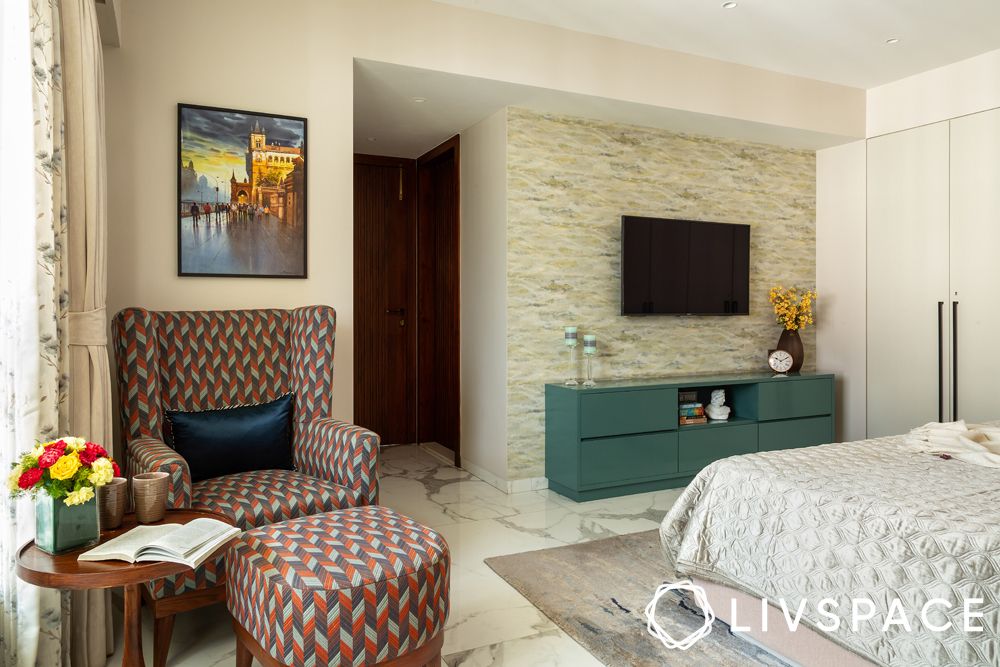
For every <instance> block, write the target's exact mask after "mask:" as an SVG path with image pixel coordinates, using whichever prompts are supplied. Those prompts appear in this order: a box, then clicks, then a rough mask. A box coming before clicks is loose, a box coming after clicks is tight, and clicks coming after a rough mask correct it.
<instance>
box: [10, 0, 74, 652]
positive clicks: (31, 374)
mask: <svg viewBox="0 0 1000 667" xmlns="http://www.w3.org/2000/svg"><path fill="white" fill-rule="evenodd" d="M2 12H3V14H2V21H3V28H2V29H3V39H2V40H0V41H2V44H3V47H2V48H3V60H2V64H0V67H2V68H3V71H2V74H0V85H2V86H3V90H2V94H0V99H3V106H2V117H0V155H2V156H3V165H2V174H0V201H4V202H5V206H4V212H3V220H2V224H0V272H2V274H0V275H2V290H0V331H2V335H0V340H2V343H0V345H2V347H0V464H2V465H3V468H4V470H6V469H8V468H9V467H10V462H11V461H12V460H13V458H14V457H15V456H16V454H17V453H18V452H19V451H20V450H22V449H23V448H24V447H25V446H26V445H29V444H31V443H32V442H33V441H34V440H35V439H36V438H39V437H41V438H51V437H56V436H57V435H58V434H59V433H61V432H65V429H66V427H67V426H68V423H67V417H68V414H67V402H66V382H65V376H66V372H65V371H66V359H67V354H66V344H65V340H66V339H65V335H64V333H65V326H66V318H67V312H68V305H69V301H68V298H67V292H66V272H65V270H64V264H63V259H62V251H63V248H64V247H65V244H66V224H65V211H64V208H63V201H64V198H65V186H64V184H63V178H62V141H63V137H62V82H61V75H60V65H59V23H58V21H59V16H58V6H57V5H56V4H54V3H49V2H46V1H44V0H38V1H36V2H31V3H30V4H29V3H28V2H5V3H4V5H3V10H2ZM32 109H34V114H33V113H32ZM32 127H34V137H33V141H32V137H31V134H30V132H29V128H32ZM30 164H33V165H34V169H33V170H29V169H26V168H25V166H26V165H30ZM32 193H34V195H33V196H32ZM0 517H2V521H3V526H2V528H3V534H2V536H0V593H2V605H3V608H2V626H0V629H2V636H0V649H2V653H0V657H2V659H3V660H2V661H3V664H5V665H18V667H29V666H32V665H60V664H65V663H68V660H66V658H67V657H68V653H67V652H66V648H67V647H68V644H67V643H64V642H63V628H62V620H63V617H64V614H63V609H62V597H61V595H60V593H59V591H55V590H47V589H40V588H35V587H34V586H29V585H27V584H24V583H22V582H21V581H20V580H18V579H17V578H16V576H15V574H14V557H15V550H16V548H17V547H18V546H19V545H20V544H23V543H24V542H25V541H26V540H28V539H31V538H32V537H33V536H34V525H35V522H34V507H33V505H32V504H31V502H30V501H25V500H22V501H19V502H13V501H11V500H9V499H8V498H7V495H6V493H4V494H0ZM67 604H68V601H67Z"/></svg>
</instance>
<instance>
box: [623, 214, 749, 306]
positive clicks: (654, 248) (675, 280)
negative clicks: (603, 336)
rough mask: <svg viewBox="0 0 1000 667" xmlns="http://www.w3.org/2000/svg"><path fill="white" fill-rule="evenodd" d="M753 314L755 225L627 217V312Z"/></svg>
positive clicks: (624, 259)
mask: <svg viewBox="0 0 1000 667" xmlns="http://www.w3.org/2000/svg"><path fill="white" fill-rule="evenodd" d="M749 314H750V226H749V225H733V224H728V223H721V222H697V221H694V220H669V219H664V218H644V217H638V216H632V215H623V216H622V315H749Z"/></svg>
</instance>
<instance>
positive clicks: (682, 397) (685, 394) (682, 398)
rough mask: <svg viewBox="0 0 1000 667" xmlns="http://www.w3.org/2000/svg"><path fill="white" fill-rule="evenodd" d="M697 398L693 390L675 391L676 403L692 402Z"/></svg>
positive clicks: (696, 393)
mask: <svg viewBox="0 0 1000 667" xmlns="http://www.w3.org/2000/svg"><path fill="white" fill-rule="evenodd" d="M697 400H698V392H697V391H695V390H689V391H679V392H677V402H678V403H682V404H683V403H694V402H695V401H697Z"/></svg>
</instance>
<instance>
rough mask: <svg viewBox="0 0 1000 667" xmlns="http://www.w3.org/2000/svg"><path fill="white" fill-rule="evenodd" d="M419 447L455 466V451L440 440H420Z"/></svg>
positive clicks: (442, 461)
mask: <svg viewBox="0 0 1000 667" xmlns="http://www.w3.org/2000/svg"><path fill="white" fill-rule="evenodd" d="M417 447H419V448H420V449H422V450H424V451H425V452H427V453H428V454H430V455H431V456H433V457H434V458H436V459H437V460H438V461H440V462H441V463H444V464H446V465H450V466H453V465H455V452H453V451H451V450H450V449H448V448H447V447H445V446H444V445H442V444H441V443H438V442H419V443H417Z"/></svg>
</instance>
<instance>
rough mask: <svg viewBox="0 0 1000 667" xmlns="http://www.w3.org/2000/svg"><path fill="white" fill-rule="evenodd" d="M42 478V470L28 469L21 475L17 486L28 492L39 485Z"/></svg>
mask: <svg viewBox="0 0 1000 667" xmlns="http://www.w3.org/2000/svg"><path fill="white" fill-rule="evenodd" d="M41 478H42V469H41V468H28V469H27V470H25V471H24V472H22V473H21V476H20V477H18V478H17V485H18V486H19V487H21V488H22V489H24V490H25V491H27V490H28V489H30V488H31V487H33V486H34V485H35V484H38V480H40V479H41Z"/></svg>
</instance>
